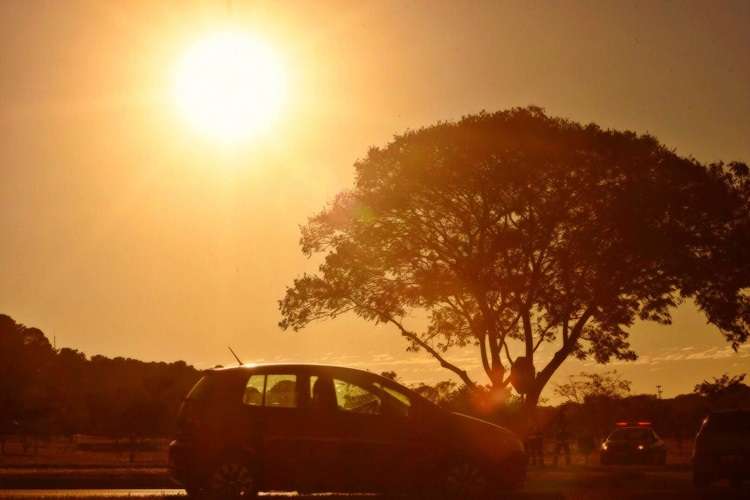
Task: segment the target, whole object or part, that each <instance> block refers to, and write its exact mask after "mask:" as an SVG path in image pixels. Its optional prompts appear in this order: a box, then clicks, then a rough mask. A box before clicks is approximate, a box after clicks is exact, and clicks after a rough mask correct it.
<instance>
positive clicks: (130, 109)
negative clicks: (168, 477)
mask: <svg viewBox="0 0 750 500" xmlns="http://www.w3.org/2000/svg"><path fill="white" fill-rule="evenodd" d="M0 24H1V25H0V68H2V73H1V77H0V169H2V170H1V172H2V177H1V178H0V234H1V235H2V236H1V237H0V312H3V313H6V314H10V315H11V316H12V317H14V318H15V319H16V320H17V321H20V322H23V323H25V324H28V325H34V326H37V327H40V328H42V329H43V330H44V331H45V332H46V333H47V334H48V335H49V336H56V337H57V341H58V345H64V346H71V347H75V348H78V349H81V350H83V351H84V352H86V353H88V354H94V353H102V354H105V355H110V356H114V355H124V356H132V357H138V358H141V359H147V360H176V359H184V360H186V361H188V362H191V363H195V364H197V365H198V366H208V365H212V364H215V363H218V362H221V363H226V362H229V361H230V358H229V354H228V352H227V351H226V345H228V344H231V345H232V346H233V347H234V348H235V350H236V351H237V352H238V353H241V355H242V356H244V357H245V358H246V359H247V360H272V359H285V360H286V359H293V360H304V361H318V360H324V361H327V362H338V363H347V364H356V365H358V366H364V367H368V368H371V369H375V370H381V369H395V370H396V371H398V372H399V373H401V374H402V376H403V378H404V379H406V380H408V381H414V380H420V379H425V380H436V379H440V378H447V377H448V372H443V371H441V369H440V368H438V367H436V366H435V364H434V363H433V362H432V361H431V360H429V359H427V358H425V357H423V356H421V355H418V356H413V355H407V354H405V353H404V352H403V347H404V344H403V342H402V341H401V339H400V338H399V337H398V336H397V335H396V333H395V332H393V331H392V330H389V329H387V328H376V327H373V326H371V325H369V324H367V323H364V322H362V321H359V320H356V319H352V318H342V319H339V320H336V321H333V322H327V323H321V324H318V325H315V326H313V327H310V328H309V329H308V330H306V331H303V332H301V333H297V334H293V333H282V332H281V331H280V330H279V329H278V328H277V327H276V322H277V321H278V319H279V315H278V312H277V309H276V300H278V299H279V298H280V297H281V296H282V294H283V291H284V288H285V286H286V285H288V284H289V283H291V281H292V279H293V278H294V276H295V275H297V274H299V273H301V272H302V271H304V270H306V269H311V268H312V266H313V263H311V262H309V261H307V260H306V259H305V258H304V257H303V256H302V254H301V253H300V252H299V250H298V246H297V240H298V237H299V232H298V226H299V225H300V224H303V223H304V222H305V220H306V218H307V217H308V216H310V215H312V214H313V213H314V212H316V211H318V210H319V209H321V208H322V207H323V205H324V204H325V203H326V202H327V201H328V200H330V199H331V198H332V197H333V196H334V194H335V193H337V192H338V191H340V190H342V189H345V188H347V187H349V186H350V185H351V182H352V172H353V170H352V163H353V162H354V161H355V160H356V159H357V158H359V157H362V156H363V155H364V154H365V152H366V151H367V148H368V146H370V145H375V144H383V143H385V142H386V141H387V140H388V139H389V137H391V136H392V135H393V134H394V133H397V132H401V131H404V130H405V129H407V128H416V127H419V126H422V125H427V124H430V123H433V122H435V121H437V120H444V119H455V118H458V117H460V116H461V115H462V114H465V113H472V112H477V111H480V110H482V109H487V110H496V109H502V108H507V107H511V106H523V105H528V104H537V105H540V106H543V107H545V108H546V109H547V110H548V112H549V113H551V114H554V115H561V116H565V117H569V118H572V119H575V120H578V121H595V122H597V123H599V124H600V125H602V126H605V127H614V128H628V129H633V130H636V131H639V132H647V131H648V132H651V133H653V134H655V135H656V136H657V137H659V139H660V140H661V141H662V142H664V143H666V144H667V145H669V146H671V147H674V148H676V149H677V151H678V152H679V153H681V154H684V155H692V156H695V157H697V158H698V159H700V160H702V161H711V160H717V159H725V160H731V159H739V160H744V161H750V57H748V54H750V30H748V29H747V26H748V25H750V3H748V2H745V1H738V2H687V1H685V2H650V1H644V2H611V3H610V2H603V1H597V2H573V1H561V2H500V1H492V2H486V3H482V2H444V3H441V2H437V1H429V2H428V1H423V2H385V1H377V2H337V3H335V2H310V1H308V2H250V1H247V2H245V1H241V0H233V8H232V11H231V13H228V12H227V9H226V7H225V2H224V1H223V0H215V1H205V0H203V1H188V0H179V1H173V2H168V1H160V2H157V1H149V2H146V1H144V2H139V1H135V0H122V1H111V2H110V1H105V0H92V1H88V2H84V1H73V0H66V1H64V2H61V1H57V0H49V1H31V0H19V1H12V0H6V1H3V2H1V3H0ZM228 25H231V26H233V27H234V28H235V29H242V30H246V31H248V32H251V33H254V34H255V35H257V36H259V37H262V38H263V39H264V40H266V41H267V42H268V43H269V44H270V45H272V46H273V47H274V50H275V51H276V52H277V53H278V54H279V56H280V58H281V59H282V60H283V62H284V64H285V66H286V69H287V72H288V99H287V102H286V105H285V109H284V111H283V113H282V114H281V115H280V116H279V117H278V120H277V123H275V125H274V127H273V130H272V133H271V134H270V135H268V136H264V137H262V138H258V140H256V141H251V142H248V143H247V144H244V145H243V146H242V147H236V148H230V149H227V148H222V147H220V146H218V145H217V144H216V143H213V142H211V141H210V140H207V139H205V138H203V137H200V136H197V135H196V134H195V133H194V132H193V131H191V130H190V129H189V128H188V127H187V126H186V124H185V123H184V121H183V120H181V119H180V117H179V116H178V114H177V113H176V110H175V105H174V102H173V99H172V97H173V96H172V95H171V94H170V86H171V85H172V79H173V77H174V66H175V63H176V61H177V60H178V58H179V57H180V55H181V54H182V52H183V51H184V50H185V49H186V48H187V47H188V46H189V45H190V44H191V43H193V42H194V41H195V40H197V39H199V38H201V37H203V36H206V35H207V34H210V33H212V32H215V31H217V30H221V29H225V28H226V26H228ZM633 342H634V345H635V346H636V347H637V348H638V350H639V352H640V353H641V354H642V359H641V360H640V361H639V362H637V363H635V364H633V363H631V364H627V365H618V367H617V368H618V369H620V370H621V371H622V372H623V373H625V375H626V377H627V378H629V379H631V380H633V382H634V389H635V390H636V391H639V392H641V391H642V392H654V391H655V384H657V383H661V384H662V385H663V386H664V389H665V394H666V395H672V394H675V393H678V392H683V391H687V390H690V389H691V388H692V386H693V385H694V384H695V383H697V382H699V381H700V380H701V379H702V378H705V377H707V376H713V375H719V374H721V373H722V372H730V373H738V372H743V371H748V370H749V369H750V349H748V348H744V349H743V350H741V351H740V353H738V354H734V353H732V352H730V351H728V350H727V349H728V348H727V347H726V345H725V344H724V343H723V341H722V339H721V337H720V336H719V335H718V333H717V332H716V331H715V330H714V329H712V328H710V327H708V326H706V325H705V322H704V320H703V319H702V317H701V316H699V315H698V314H696V313H695V312H694V310H693V309H692V308H691V307H690V306H686V307H684V308H683V309H681V310H680V311H678V313H677V315H676V321H675V324H674V325H673V326H671V327H669V328H665V327H657V326H654V325H637V326H636V327H635V328H634V331H633ZM452 358H453V359H456V360H461V359H466V360H467V362H469V363H470V364H471V366H473V367H474V369H475V372H476V373H477V375H479V371H480V370H479V367H478V364H477V363H476V361H477V360H476V359H475V358H474V357H473V356H471V355H469V354H468V353H462V352H456V353H453V355H452ZM582 368H585V369H594V368H593V367H582V366H581V365H580V363H578V364H574V363H573V362H571V363H568V364H567V365H566V367H565V368H564V369H563V370H562V371H561V373H562V374H565V373H568V372H570V371H577V370H580V369H582ZM548 395H549V394H548Z"/></svg>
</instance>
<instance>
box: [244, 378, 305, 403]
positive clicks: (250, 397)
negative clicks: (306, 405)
mask: <svg viewBox="0 0 750 500" xmlns="http://www.w3.org/2000/svg"><path fill="white" fill-rule="evenodd" d="M264 394H265V397H264ZM242 402H243V403H244V404H246V405H248V406H266V407H272V408H294V407H296V406H297V376H296V375H292V374H269V375H251V376H250V378H248V379H247V383H246V384H245V393H244V395H243V397H242Z"/></svg>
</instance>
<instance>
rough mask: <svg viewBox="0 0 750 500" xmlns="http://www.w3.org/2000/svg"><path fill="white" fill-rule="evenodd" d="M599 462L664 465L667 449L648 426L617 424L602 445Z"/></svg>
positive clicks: (603, 463) (644, 424)
mask: <svg viewBox="0 0 750 500" xmlns="http://www.w3.org/2000/svg"><path fill="white" fill-rule="evenodd" d="M600 461H601V463H602V465H611V464H653V465H664V464H665V463H666V461H667V447H666V445H665V444H664V441H662V440H661V438H660V437H659V436H658V435H657V434H656V432H654V430H653V429H652V428H651V427H650V426H649V424H646V423H641V424H640V425H639V424H635V425H628V424H619V426H618V428H617V429H615V430H614V431H613V432H612V433H611V434H610V435H609V436H608V437H607V439H606V440H605V441H604V442H603V443H602V446H601V451H600Z"/></svg>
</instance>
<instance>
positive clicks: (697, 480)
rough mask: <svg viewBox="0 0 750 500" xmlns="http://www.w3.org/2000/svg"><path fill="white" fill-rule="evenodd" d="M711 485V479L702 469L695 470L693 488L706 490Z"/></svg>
mask: <svg viewBox="0 0 750 500" xmlns="http://www.w3.org/2000/svg"><path fill="white" fill-rule="evenodd" d="M710 484H711V477H710V476H709V475H708V474H707V473H706V472H705V471H703V470H701V469H693V486H695V487H696V488H706V487H708V485H710Z"/></svg>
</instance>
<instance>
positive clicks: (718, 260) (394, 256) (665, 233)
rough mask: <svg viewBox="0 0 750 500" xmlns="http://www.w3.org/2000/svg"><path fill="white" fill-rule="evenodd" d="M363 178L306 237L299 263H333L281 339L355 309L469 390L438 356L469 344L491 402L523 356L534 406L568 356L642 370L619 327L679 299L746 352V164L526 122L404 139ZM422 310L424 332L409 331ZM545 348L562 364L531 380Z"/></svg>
mask: <svg viewBox="0 0 750 500" xmlns="http://www.w3.org/2000/svg"><path fill="white" fill-rule="evenodd" d="M355 171H356V180H355V186H354V189H353V190H351V191H347V192H343V193H341V194H339V195H338V196H337V197H336V198H335V199H334V201H333V202H332V204H331V205H330V206H328V207H327V208H326V209H324V210H323V211H322V212H320V213H319V214H317V215H316V216H314V217H312V218H311V219H310V220H309V222H308V224H307V225H306V226H304V227H303V229H302V238H301V247H302V250H303V252H304V253H305V254H306V255H308V256H310V255H312V254H318V253H320V254H323V255H324V256H325V258H324V261H323V263H322V264H321V265H320V268H319V272H318V273H316V274H305V275H303V276H301V277H299V278H298V279H296V280H295V281H294V284H293V286H291V287H289V288H288V289H287V291H286V294H285V296H284V297H283V299H282V300H280V302H279V306H280V310H281V314H282V320H281V321H280V326H281V327H282V328H283V329H289V328H291V329H294V330H298V329H301V328H303V327H304V326H306V325H307V324H309V323H310V322H311V321H314V320H319V319H323V318H334V317H336V316H338V315H340V314H344V313H346V312H353V313H355V314H356V315H358V316H360V317H362V318H364V319H366V320H370V321H374V322H376V323H388V324H391V325H393V326H394V327H395V328H396V330H397V331H398V332H400V334H401V335H403V336H404V337H405V338H406V339H407V340H408V342H409V349H414V350H420V349H421V350H424V351H427V352H428V353H429V354H430V355H432V356H433V357H434V358H436V360H437V361H438V362H439V363H440V364H441V365H442V366H443V367H445V368H447V369H449V370H451V371H453V372H454V373H455V374H457V375H458V376H459V377H460V378H461V379H462V380H463V381H464V382H465V383H466V384H467V385H473V384H474V381H473V380H472V379H471V378H470V376H469V374H468V373H467V371H466V370H465V369H464V368H462V367H460V366H458V365H456V364H454V363H451V362H450V361H449V359H448V357H447V355H446V352H447V351H448V350H449V349H450V348H452V347H462V346H468V345H473V346H476V349H477V354H478V357H479V359H480V360H481V364H482V366H483V368H484V371H485V372H486V375H487V377H488V378H489V380H490V382H491V384H492V385H493V386H494V387H495V388H504V387H506V386H507V385H508V383H509V382H510V377H509V367H510V366H511V365H512V363H513V361H515V359H516V357H519V354H520V355H521V356H523V358H524V359H525V360H526V362H528V363H530V364H531V366H532V367H535V368H541V369H539V370H538V371H534V372H533V373H532V378H533V380H532V381H531V383H530V384H528V385H529V389H528V394H527V395H526V400H527V403H528V404H529V405H530V406H534V405H535V404H536V402H537V401H538V398H539V394H540V392H541V390H542V389H543V388H544V386H545V385H546V383H547V382H548V381H549V379H550V377H551V376H552V375H553V373H555V371H556V370H557V369H558V368H559V366H560V365H561V364H562V363H563V362H564V361H565V359H567V358H568V357H569V356H575V357H577V358H589V357H590V358H593V359H595V360H596V361H597V362H600V363H606V362H608V361H609V360H611V359H612V358H616V359H624V360H631V359H634V358H635V357H636V354H635V353H634V352H633V351H632V350H631V349H630V346H629V344H628V331H627V328H628V327H629V326H631V325H632V324H633V322H634V321H635V320H636V319H637V318H640V319H644V320H652V321H656V322H660V323H669V322H670V309H671V308H672V307H674V306H675V305H677V304H678V303H679V302H681V301H682V300H684V299H686V298H693V299H694V300H695V302H696V304H697V305H698V307H699V308H700V309H701V310H702V311H704V312H705V313H706V315H707V317H708V319H709V321H711V322H713V323H714V324H716V325H718V326H719V327H720V328H721V330H722V332H723V333H724V335H725V336H726V337H727V339H728V340H729V341H730V342H732V344H733V346H734V347H735V348H736V347H737V345H738V344H739V343H740V342H744V341H745V340H746V339H747V336H748V325H749V324H750V300H749V298H748V297H747V295H743V292H742V290H743V289H746V288H747V287H748V285H750V259H748V258H747V257H748V253H750V250H748V249H750V223H749V222H748V212H749V210H748V208H749V207H750V204H749V203H748V200H749V199H750V196H749V194H748V193H750V187H749V186H750V182H748V177H749V176H748V168H747V166H746V165H744V164H740V163H731V164H728V165H725V164H714V165H710V166H705V165H702V164H700V163H699V162H697V161H696V160H694V159H686V158H681V157H679V156H678V155H676V154H675V153H674V152H673V151H671V150H669V149H667V148H666V147H665V146H663V145H661V144H660V143H659V142H658V141H657V140H656V139H654V138H653V137H651V136H648V135H645V136H638V135H636V134H634V133H632V132H619V131H611V130H602V129H601V128H599V127H598V126H596V125H594V124H590V125H586V126H583V125H580V124H577V123H574V122H571V121H568V120H563V119H559V118H551V117H548V116H547V115H546V114H545V113H544V112H543V111H542V110H541V109H539V108H535V107H530V108H524V109H513V110H510V111H503V112H497V113H493V114H486V113H482V114H479V115H473V116H467V117H465V118H464V119H462V120H461V121H459V122H457V123H439V124H437V125H434V126H431V127H428V128H424V129H420V130H417V131H410V132H406V133H404V134H402V135H400V136H396V137H395V138H394V139H393V141H392V142H391V143H390V144H388V145H387V146H386V147H384V148H372V149H370V151H369V152H368V154H367V156H366V157H365V158H364V159H363V160H360V161H358V162H357V163H356V164H355ZM415 312H421V313H424V314H425V315H426V317H427V318H428V321H427V326H426V327H425V328H423V329H420V330H417V329H416V328H415V327H411V326H408V325H407V324H406V323H405V321H404V320H405V318H406V317H407V315H409V314H410V313H415ZM513 340H515V341H518V342H515V343H513V342H511V341H513ZM543 345H548V346H551V347H552V348H554V354H553V355H552V357H551V359H549V361H548V362H547V363H546V364H544V365H543V366H541V367H536V366H535V365H536V362H537V358H535V355H536V354H537V352H538V350H539V349H540V347H541V346H543ZM514 351H518V352H514Z"/></svg>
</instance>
